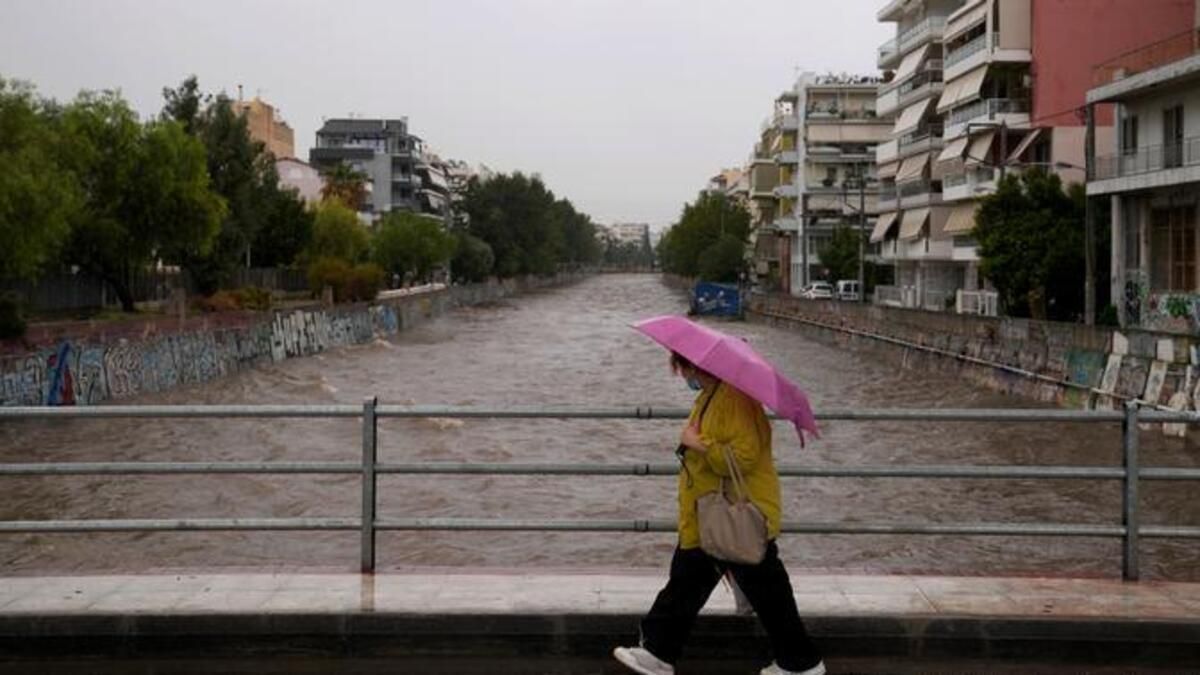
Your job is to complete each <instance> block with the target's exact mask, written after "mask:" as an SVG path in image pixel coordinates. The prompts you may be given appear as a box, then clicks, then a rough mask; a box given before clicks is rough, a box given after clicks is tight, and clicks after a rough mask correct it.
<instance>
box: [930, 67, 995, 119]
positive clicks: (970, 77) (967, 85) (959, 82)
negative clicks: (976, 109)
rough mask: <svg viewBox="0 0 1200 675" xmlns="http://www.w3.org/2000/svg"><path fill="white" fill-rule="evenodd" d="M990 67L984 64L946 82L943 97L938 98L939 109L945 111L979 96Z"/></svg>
mask: <svg viewBox="0 0 1200 675" xmlns="http://www.w3.org/2000/svg"><path fill="white" fill-rule="evenodd" d="M987 72H988V67H987V66H986V65H982V66H980V67H978V68H976V69H975V70H972V71H971V72H969V73H967V74H966V75H963V76H962V77H958V78H955V79H954V80H952V81H950V82H948V83H947V84H946V88H945V89H943V90H942V98H941V99H939V100H938V105H937V107H938V110H939V111H943V110H947V109H949V108H953V107H954V106H956V105H958V104H960V103H966V102H967V101H970V100H971V99H975V98H979V92H980V91H981V90H982V89H983V81H984V79H986V78H987Z"/></svg>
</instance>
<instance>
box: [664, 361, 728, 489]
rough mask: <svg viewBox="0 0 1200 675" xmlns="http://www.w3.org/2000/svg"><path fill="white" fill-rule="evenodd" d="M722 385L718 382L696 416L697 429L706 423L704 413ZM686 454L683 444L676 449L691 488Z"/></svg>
mask: <svg viewBox="0 0 1200 675" xmlns="http://www.w3.org/2000/svg"><path fill="white" fill-rule="evenodd" d="M722 384H723V382H721V381H720V380H717V386H715V387H713V390H712V393H711V394H709V395H708V398H706V399H704V405H702V406H700V414H699V415H696V426H697V427H699V426H700V423H701V422H702V421H704V413H705V412H706V411H707V410H708V404H709V403H712V400H713V399H714V398H715V397H716V396H717V389H719V388H720V387H721V385H722ZM686 454H687V446H686V445H684V444H683V443H680V444H679V447H677V448H675V457H676V458H677V459H678V460H679V466H680V467H682V468H683V472H684V473H686V474H687V486H688V487H689V488H690V487H692V485H693V483H692V471H691V469H688V466H687V462H686V461H685V460H684V455H686Z"/></svg>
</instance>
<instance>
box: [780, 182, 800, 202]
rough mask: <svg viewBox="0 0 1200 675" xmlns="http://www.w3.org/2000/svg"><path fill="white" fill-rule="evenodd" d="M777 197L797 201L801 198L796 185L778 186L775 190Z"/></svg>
mask: <svg viewBox="0 0 1200 675" xmlns="http://www.w3.org/2000/svg"><path fill="white" fill-rule="evenodd" d="M774 194H775V197H777V198H783V199H796V198H797V197H799V196H800V191H799V190H798V189H796V186H795V185H794V184H787V185H777V186H775V190H774Z"/></svg>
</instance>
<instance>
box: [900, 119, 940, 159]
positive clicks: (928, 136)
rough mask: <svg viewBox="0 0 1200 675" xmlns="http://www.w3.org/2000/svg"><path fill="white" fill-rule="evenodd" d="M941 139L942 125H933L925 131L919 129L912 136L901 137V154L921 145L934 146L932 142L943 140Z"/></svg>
mask: <svg viewBox="0 0 1200 675" xmlns="http://www.w3.org/2000/svg"><path fill="white" fill-rule="evenodd" d="M941 138H942V125H940V124H931V125H929V126H927V127H925V128H924V129H918V130H916V131H914V132H912V133H911V134H907V135H905V136H901V137H900V152H905V151H906V150H908V149H910V148H912V147H913V146H915V145H918V144H920V143H929V144H932V141H934V140H935V139H936V140H941Z"/></svg>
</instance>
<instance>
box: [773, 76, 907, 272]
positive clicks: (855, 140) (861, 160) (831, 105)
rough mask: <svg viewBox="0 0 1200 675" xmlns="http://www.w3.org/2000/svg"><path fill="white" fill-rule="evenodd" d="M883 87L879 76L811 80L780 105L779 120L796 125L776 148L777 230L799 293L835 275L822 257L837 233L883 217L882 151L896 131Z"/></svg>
mask: <svg viewBox="0 0 1200 675" xmlns="http://www.w3.org/2000/svg"><path fill="white" fill-rule="evenodd" d="M879 84H880V79H879V78H877V77H874V76H865V75H857V76H856V75H823V76H818V75H814V74H812V73H805V74H803V75H801V76H800V78H798V80H797V81H796V84H795V86H793V87H792V89H790V90H788V91H785V92H783V94H781V95H780V96H779V98H778V99H777V100H776V109H777V111H779V112H780V115H779V117H778V119H781V120H785V121H786V120H789V118H790V117H791V116H794V117H795V118H796V123H795V125H790V124H781V125H780V127H779V133H778V135H777V139H778V140H777V141H776V143H775V145H774V148H773V150H774V155H773V157H774V159H775V162H776V164H777V165H778V166H779V185H778V187H776V189H775V196H776V198H777V200H778V202H777V204H778V206H777V210H776V213H777V215H776V219H775V228H774V229H775V230H776V231H777V232H780V233H785V234H786V236H787V238H788V240H789V244H790V255H789V257H790V260H791V274H790V281H791V287H790V289H789V290H790V291H791V292H792V293H793V294H798V293H799V292H800V291H801V290H803V288H804V287H805V286H807V285H808V284H809V283H811V282H812V281H814V280H817V279H824V278H825V276H826V275H827V270H825V269H824V267H823V266H822V263H821V253H822V251H823V250H824V249H825V247H826V246H827V245H828V244H829V243H830V241H832V239H833V232H834V230H835V229H837V228H838V227H843V226H846V227H851V228H854V229H858V230H861V229H864V224H865V223H866V222H867V220H868V219H869V220H870V221H871V222H874V220H875V216H876V214H877V213H878V196H879V181H878V179H877V177H876V168H875V147H876V145H878V144H879V143H880V142H882V141H885V140H887V138H888V135H889V133H890V131H891V123H890V120H889V119H888V118H886V117H884V118H881V117H880V116H879V115H878V114H877V113H876V107H875V106H876V97H877V94H878V87H879ZM860 209H861V211H860ZM865 234H866V233H865V232H864V235H865Z"/></svg>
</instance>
